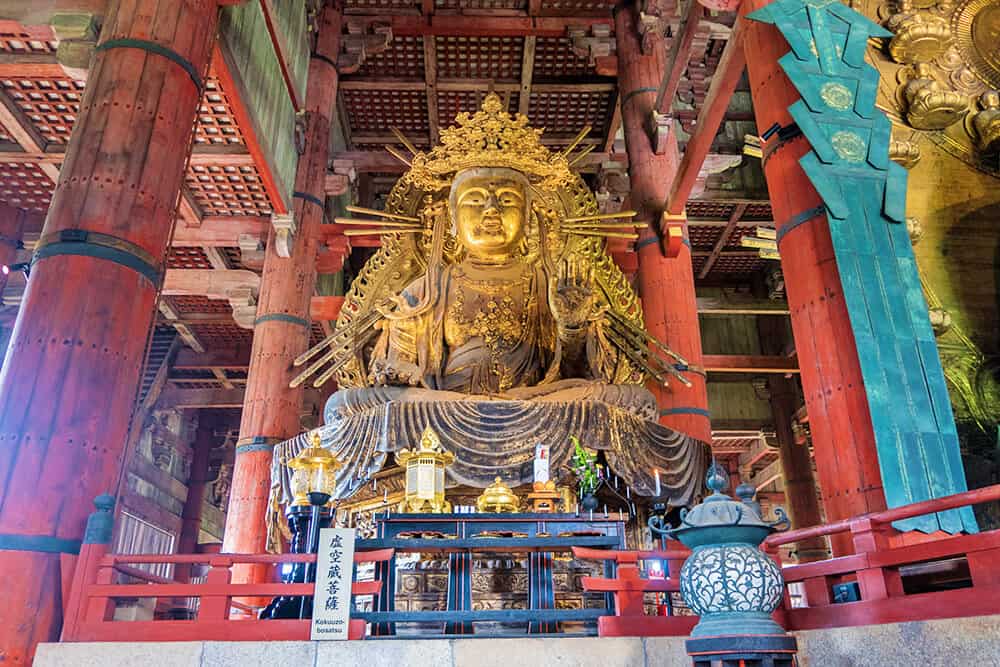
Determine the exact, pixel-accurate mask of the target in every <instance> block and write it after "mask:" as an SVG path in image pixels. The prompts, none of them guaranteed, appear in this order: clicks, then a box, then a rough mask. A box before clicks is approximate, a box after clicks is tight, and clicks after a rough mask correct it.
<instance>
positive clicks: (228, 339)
mask: <svg viewBox="0 0 1000 667" xmlns="http://www.w3.org/2000/svg"><path fill="white" fill-rule="evenodd" d="M188 326H189V327H191V331H192V332H193V333H194V335H195V336H196V337H197V338H198V340H200V341H201V342H202V343H203V344H204V345H205V346H206V347H208V348H213V349H218V348H231V347H235V346H237V345H245V346H246V347H250V345H251V343H252V342H253V331H251V330H250V329H244V328H242V327H240V326H238V325H237V324H236V323H235V322H233V323H232V324H219V323H212V324H189V325H188Z"/></svg>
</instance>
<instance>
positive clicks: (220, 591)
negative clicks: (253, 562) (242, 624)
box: [197, 556, 233, 621]
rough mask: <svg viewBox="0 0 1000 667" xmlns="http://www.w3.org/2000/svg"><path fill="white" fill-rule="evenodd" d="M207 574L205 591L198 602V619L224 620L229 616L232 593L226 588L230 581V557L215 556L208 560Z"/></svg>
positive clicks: (231, 560)
mask: <svg viewBox="0 0 1000 667" xmlns="http://www.w3.org/2000/svg"><path fill="white" fill-rule="evenodd" d="M208 564H209V570H208V575H207V576H206V577H205V583H204V584H202V585H203V586H204V587H205V593H203V594H202V595H201V596H200V601H199V604H198V619H197V620H198V621H225V620H227V619H228V618H229V607H230V600H231V599H232V597H233V596H232V595H231V594H230V591H229V590H228V588H229V584H230V582H231V581H232V575H233V573H232V570H231V569H230V568H231V567H232V565H233V559H232V558H226V557H220V556H216V557H215V558H212V559H211V560H210V561H209V562H208Z"/></svg>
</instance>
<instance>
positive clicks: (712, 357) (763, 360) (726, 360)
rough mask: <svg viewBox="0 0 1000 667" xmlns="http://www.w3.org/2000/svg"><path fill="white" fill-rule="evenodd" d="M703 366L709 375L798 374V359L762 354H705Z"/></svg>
mask: <svg viewBox="0 0 1000 667" xmlns="http://www.w3.org/2000/svg"><path fill="white" fill-rule="evenodd" d="M702 365H703V366H704V367H705V371H706V372H708V373H798V372H799V361H798V358H796V357H791V358H790V357H783V356H779V355H762V354H705V355H702Z"/></svg>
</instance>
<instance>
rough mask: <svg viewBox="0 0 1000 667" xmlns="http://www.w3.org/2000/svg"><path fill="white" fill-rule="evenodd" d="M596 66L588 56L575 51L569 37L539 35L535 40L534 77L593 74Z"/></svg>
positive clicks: (553, 77)
mask: <svg viewBox="0 0 1000 667" xmlns="http://www.w3.org/2000/svg"><path fill="white" fill-rule="evenodd" d="M593 74H594V68H593V67H591V66H590V63H589V62H588V60H587V58H584V57H581V56H579V55H577V54H576V52H575V51H573V44H572V42H570V40H569V38H568V37H539V38H538V40H537V41H536V42H535V66H534V69H533V70H532V77H533V78H534V79H535V80H536V81H537V80H539V79H555V78H565V77H573V78H575V77H581V76H591V75H593Z"/></svg>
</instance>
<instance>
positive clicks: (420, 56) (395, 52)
mask: <svg viewBox="0 0 1000 667" xmlns="http://www.w3.org/2000/svg"><path fill="white" fill-rule="evenodd" d="M357 76H362V77H364V76H367V77H372V76H378V77H399V78H411V79H421V80H422V79H423V78H424V39H423V37H416V36H409V35H405V36H402V37H393V38H392V42H390V43H389V48H387V49H386V50H385V51H382V52H381V53H376V54H375V55H369V56H367V57H365V61H364V62H363V63H362V64H361V68H360V69H358V72H357Z"/></svg>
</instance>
